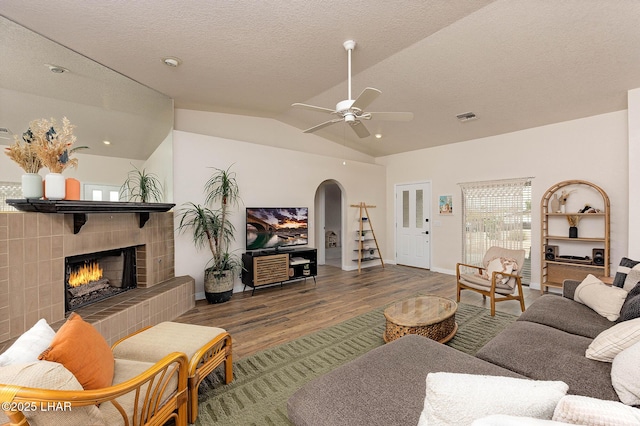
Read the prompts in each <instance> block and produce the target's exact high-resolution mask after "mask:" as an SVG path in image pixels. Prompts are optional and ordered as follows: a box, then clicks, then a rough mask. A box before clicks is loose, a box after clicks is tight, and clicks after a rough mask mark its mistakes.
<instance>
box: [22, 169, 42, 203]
mask: <svg viewBox="0 0 640 426" xmlns="http://www.w3.org/2000/svg"><path fill="white" fill-rule="evenodd" d="M22 196H23V197H24V198H27V199H36V200H39V199H40V198H42V176H40V175H39V174H38V173H25V174H23V175H22Z"/></svg>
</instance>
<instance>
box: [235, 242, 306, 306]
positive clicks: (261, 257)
mask: <svg viewBox="0 0 640 426" xmlns="http://www.w3.org/2000/svg"><path fill="white" fill-rule="evenodd" d="M282 251H284V250H282V249H280V250H277V251H275V252H270V253H265V252H264V251H260V250H258V251H254V252H247V253H244V254H243V255H242V266H243V268H244V270H243V271H242V283H243V284H244V286H245V288H246V287H247V286H249V287H252V288H253V291H252V293H251V294H252V295H253V294H254V293H255V291H256V288H257V287H262V286H269V285H273V284H278V283H279V284H280V285H282V284H284V283H286V282H291V281H298V280H302V279H304V280H305V281H306V279H307V278H313V283H314V285H315V284H316V275H318V250H317V249H315V248H309V247H302V248H296V247H289V248H287V250H286V253H282ZM243 291H244V289H243Z"/></svg>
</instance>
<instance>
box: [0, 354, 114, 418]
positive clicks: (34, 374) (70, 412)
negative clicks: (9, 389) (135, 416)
mask: <svg viewBox="0 0 640 426" xmlns="http://www.w3.org/2000/svg"><path fill="white" fill-rule="evenodd" d="M0 383H4V384H11V385H19V386H24V387H30V388H38V389H48V390H73V391H81V390H82V386H81V385H80V383H79V382H78V380H77V379H76V377H75V376H74V375H73V374H71V372H70V371H69V370H67V369H66V368H64V366H63V365H62V364H59V363H57V362H50V361H33V362H30V363H27V364H12V365H9V366H6V367H1V368H0ZM36 407H37V408H39V407H40V404H39V403H38V404H37V405H36ZM43 407H47V405H46V404H44V405H43ZM23 414H24V415H25V417H26V418H27V420H28V421H29V423H30V424H32V425H39V426H76V425H104V424H106V423H105V422H104V419H103V418H102V414H101V413H100V411H99V410H98V408H97V407H95V406H94V405H89V406H86V407H73V408H72V409H66V410H36V411H32V410H29V411H27V410H24V411H23ZM8 421H9V419H8V418H7V417H6V416H5V415H4V413H3V412H1V411H0V424H4V423H6V422H8Z"/></svg>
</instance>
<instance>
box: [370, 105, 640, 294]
mask: <svg viewBox="0 0 640 426" xmlns="http://www.w3.org/2000/svg"><path fill="white" fill-rule="evenodd" d="M462 125H465V126H466V125H473V122H469V123H465V124H462ZM627 156H628V141H627V111H618V112H613V113H609V114H603V115H598V116H594V117H588V118H584V119H579V120H573V121H568V122H562V123H557V124H552V125H549V126H543V127H537V128H533V129H527V130H523V131H519V132H514V133H508V134H503V135H499V136H493V137H488V138H483V139H476V140H471V141H466V142H462V143H458V144H453V145H446V146H440V147H435V148H430V149H424V150H419V151H413V152H409V153H404V154H398V155H391V156H387V157H382V158H379V159H378V160H377V161H378V162H379V163H380V164H383V165H385V166H386V167H387V182H386V193H387V200H389V203H388V204H387V206H386V210H387V222H386V229H387V235H388V238H387V243H386V245H385V251H386V252H387V253H393V252H394V251H395V247H394V244H395V242H394V238H393V229H394V205H393V191H394V185H395V184H398V183H405V182H416V181H427V180H429V181H431V182H432V202H431V205H432V206H433V208H432V212H431V213H432V217H433V218H434V221H439V222H440V225H441V226H435V223H434V226H432V228H431V233H432V239H431V265H432V268H431V269H432V270H434V271H439V272H444V273H454V269H455V263H456V262H458V261H460V260H462V258H461V257H462V243H461V241H462V216H461V210H460V208H461V198H460V197H461V191H460V187H459V185H458V183H461V182H473V181H484V180H493V179H506V178H515V177H533V180H532V210H533V212H532V228H533V229H532V265H531V267H532V279H531V282H532V284H533V285H532V287H535V286H536V285H539V282H540V199H541V197H542V195H543V194H544V192H545V191H546V190H547V189H548V188H549V187H551V186H552V185H553V184H555V183H557V182H560V181H564V180H568V179H581V180H586V181H589V182H592V183H594V184H596V185H598V186H600V187H601V188H602V189H603V190H604V191H605V192H607V194H608V195H609V198H610V200H611V265H612V268H611V270H612V272H614V271H615V267H616V266H617V265H618V263H619V261H620V258H621V257H622V256H626V255H627V242H628V228H629V227H628V220H629V218H628V211H629V181H628V176H629V165H628V163H627ZM445 194H453V204H454V209H455V210H454V215H453V216H438V214H437V205H438V202H437V201H438V196H439V195H445Z"/></svg>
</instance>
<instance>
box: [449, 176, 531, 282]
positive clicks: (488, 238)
mask: <svg viewBox="0 0 640 426" xmlns="http://www.w3.org/2000/svg"><path fill="white" fill-rule="evenodd" d="M460 187H461V189H462V212H463V213H462V214H463V221H462V227H463V228H462V235H463V236H464V238H463V244H462V252H463V258H464V262H465V263H468V264H472V265H480V264H481V262H482V258H483V256H484V254H485V253H486V252H487V250H488V249H489V247H492V246H499V247H503V248H507V249H512V250H518V249H524V250H525V251H526V261H525V265H523V266H522V267H523V271H522V280H523V282H526V283H529V282H530V281H531V178H518V179H506V180H495V181H484V182H466V183H461V184H460Z"/></svg>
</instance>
